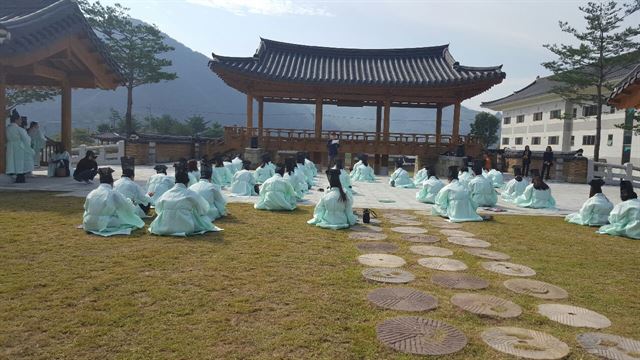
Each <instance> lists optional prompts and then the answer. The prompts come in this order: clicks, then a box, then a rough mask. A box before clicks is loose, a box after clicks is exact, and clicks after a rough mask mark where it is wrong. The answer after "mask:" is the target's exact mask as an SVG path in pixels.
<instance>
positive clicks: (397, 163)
mask: <svg viewBox="0 0 640 360" xmlns="http://www.w3.org/2000/svg"><path fill="white" fill-rule="evenodd" d="M403 164H404V161H403V160H402V159H396V167H402V165H403Z"/></svg>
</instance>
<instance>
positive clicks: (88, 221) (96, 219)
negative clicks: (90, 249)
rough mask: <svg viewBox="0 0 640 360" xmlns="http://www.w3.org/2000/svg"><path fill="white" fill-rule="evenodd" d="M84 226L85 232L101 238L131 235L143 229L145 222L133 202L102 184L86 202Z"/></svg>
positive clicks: (91, 193)
mask: <svg viewBox="0 0 640 360" xmlns="http://www.w3.org/2000/svg"><path fill="white" fill-rule="evenodd" d="M82 226H83V228H84V230H85V231H87V232H90V233H92V234H96V235H100V236H112V235H130V234H131V230H133V229H142V228H143V227H144V221H142V219H141V218H140V217H139V216H138V215H136V206H135V205H133V203H132V202H131V200H129V199H127V198H125V197H124V196H122V194H120V193H119V192H117V191H115V190H113V188H112V187H111V185H110V184H100V185H99V186H98V187H97V188H96V189H94V190H92V191H91V192H90V193H89V195H87V199H86V200H85V202H84V215H83V216H82Z"/></svg>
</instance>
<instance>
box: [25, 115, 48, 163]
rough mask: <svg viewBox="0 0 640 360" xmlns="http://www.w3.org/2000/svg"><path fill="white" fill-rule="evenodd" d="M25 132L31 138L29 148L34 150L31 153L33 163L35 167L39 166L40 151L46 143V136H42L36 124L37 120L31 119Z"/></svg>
mask: <svg viewBox="0 0 640 360" xmlns="http://www.w3.org/2000/svg"><path fill="white" fill-rule="evenodd" d="M27 134H29V137H30V138H31V148H32V149H33V151H34V154H33V163H34V165H35V166H36V167H40V153H41V152H42V149H44V147H45V145H47V138H45V137H44V134H42V131H40V125H38V122H37V121H32V122H31V124H30V125H29V130H27Z"/></svg>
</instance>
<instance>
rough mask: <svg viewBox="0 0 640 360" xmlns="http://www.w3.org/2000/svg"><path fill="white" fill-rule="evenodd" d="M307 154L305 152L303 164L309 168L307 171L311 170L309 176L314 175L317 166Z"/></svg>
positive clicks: (316, 173) (316, 171)
mask: <svg viewBox="0 0 640 360" xmlns="http://www.w3.org/2000/svg"><path fill="white" fill-rule="evenodd" d="M308 155H309V154H306V156H305V159H304V166H305V167H306V168H307V169H309V171H310V172H311V176H312V177H316V175H318V168H316V164H315V163H314V162H313V161H311V160H309V156H308Z"/></svg>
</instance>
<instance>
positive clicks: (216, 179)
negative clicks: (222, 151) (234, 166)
mask: <svg viewBox="0 0 640 360" xmlns="http://www.w3.org/2000/svg"><path fill="white" fill-rule="evenodd" d="M212 180H213V183H214V184H216V185H220V186H222V187H224V186H229V185H231V182H232V181H233V174H231V171H229V168H228V167H227V166H225V165H224V161H223V160H222V156H218V157H216V166H215V167H214V168H213V177H212Z"/></svg>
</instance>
